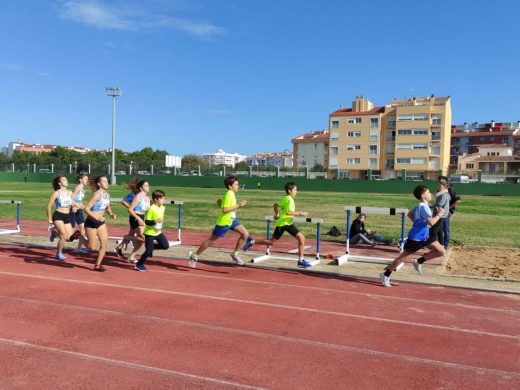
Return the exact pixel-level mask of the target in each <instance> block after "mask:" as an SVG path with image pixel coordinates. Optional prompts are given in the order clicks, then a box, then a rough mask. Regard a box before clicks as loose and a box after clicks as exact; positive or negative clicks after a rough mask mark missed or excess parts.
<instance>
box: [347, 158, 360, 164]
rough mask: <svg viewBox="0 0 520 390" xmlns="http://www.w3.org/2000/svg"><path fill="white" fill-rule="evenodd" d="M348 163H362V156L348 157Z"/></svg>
mask: <svg viewBox="0 0 520 390" xmlns="http://www.w3.org/2000/svg"><path fill="white" fill-rule="evenodd" d="M347 164H361V159H360V158H347Z"/></svg>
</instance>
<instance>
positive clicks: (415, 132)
mask: <svg viewBox="0 0 520 390" xmlns="http://www.w3.org/2000/svg"><path fill="white" fill-rule="evenodd" d="M397 134H398V135H427V134H428V129H406V130H397Z"/></svg>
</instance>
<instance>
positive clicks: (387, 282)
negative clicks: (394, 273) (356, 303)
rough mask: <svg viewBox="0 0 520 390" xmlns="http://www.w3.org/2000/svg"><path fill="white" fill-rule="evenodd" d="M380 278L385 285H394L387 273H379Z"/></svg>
mask: <svg viewBox="0 0 520 390" xmlns="http://www.w3.org/2000/svg"><path fill="white" fill-rule="evenodd" d="M379 278H380V279H381V283H383V286H385V287H392V285H391V284H390V276H385V273H384V272H381V273H380V274H379Z"/></svg>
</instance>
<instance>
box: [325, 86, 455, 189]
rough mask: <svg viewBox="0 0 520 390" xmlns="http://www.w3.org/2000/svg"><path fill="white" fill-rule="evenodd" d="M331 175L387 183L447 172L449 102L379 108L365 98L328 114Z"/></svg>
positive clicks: (392, 104)
mask: <svg viewBox="0 0 520 390" xmlns="http://www.w3.org/2000/svg"><path fill="white" fill-rule="evenodd" d="M329 127H330V158H329V161H330V163H329V175H330V176H334V175H336V173H338V174H339V177H340V178H341V177H350V178H364V177H365V176H366V175H367V172H368V170H369V169H370V170H371V171H372V173H373V174H378V175H381V176H382V177H383V178H386V179H389V178H395V177H398V176H400V175H401V172H402V171H403V170H406V174H407V175H408V176H422V177H429V176H432V177H434V176H437V175H438V174H439V172H442V173H447V172H448V167H449V156H450V129H451V101H450V97H449V96H448V97H435V96H433V95H432V96H430V97H424V98H422V97H421V98H410V99H394V100H392V101H390V102H389V103H388V104H387V105H385V106H379V107H376V106H374V104H373V103H372V102H370V101H369V100H368V99H366V98H365V97H363V96H358V97H356V99H355V100H354V101H353V102H352V107H351V108H343V107H342V108H340V109H339V110H336V111H334V112H333V113H331V114H330V115H329Z"/></svg>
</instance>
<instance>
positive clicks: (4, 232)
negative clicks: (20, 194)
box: [0, 200, 22, 235]
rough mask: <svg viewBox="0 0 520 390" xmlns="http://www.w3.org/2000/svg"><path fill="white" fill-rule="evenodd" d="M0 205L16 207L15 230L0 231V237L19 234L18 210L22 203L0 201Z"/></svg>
mask: <svg viewBox="0 0 520 390" xmlns="http://www.w3.org/2000/svg"><path fill="white" fill-rule="evenodd" d="M0 204H15V205H16V229H3V228H2V229H0V235H3V234H15V233H20V231H21V229H20V208H21V205H22V201H20V200H0Z"/></svg>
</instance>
